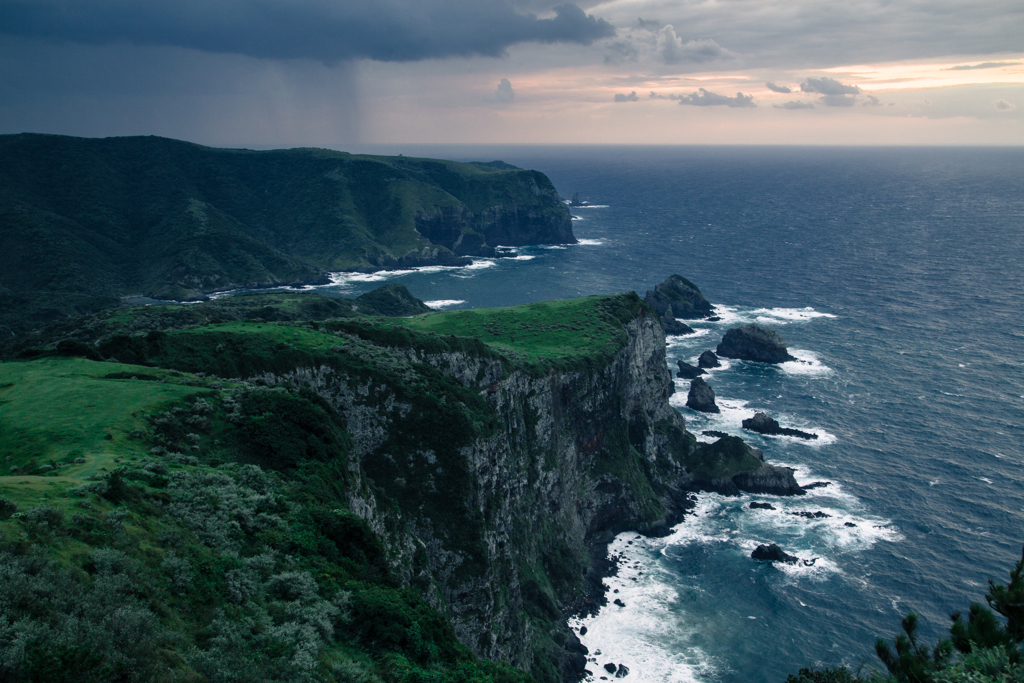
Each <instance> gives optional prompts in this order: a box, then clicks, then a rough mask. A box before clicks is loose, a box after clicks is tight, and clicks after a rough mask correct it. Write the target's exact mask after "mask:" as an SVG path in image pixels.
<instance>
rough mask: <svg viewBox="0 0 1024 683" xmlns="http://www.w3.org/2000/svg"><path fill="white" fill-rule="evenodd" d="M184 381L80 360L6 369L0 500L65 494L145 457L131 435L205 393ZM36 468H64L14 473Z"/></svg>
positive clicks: (0, 398)
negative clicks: (150, 417) (167, 409)
mask: <svg viewBox="0 0 1024 683" xmlns="http://www.w3.org/2000/svg"><path fill="white" fill-rule="evenodd" d="M109 375H120V377H117V378H110V377H108V376H109ZM131 376H145V377H148V378H156V380H157V381H154V380H153V379H145V380H143V379H134V380H133V379H131ZM180 378H181V374H180V373H172V372H169V371H166V370H161V369H159V368H148V367H147V368H143V367H139V366H134V365H122V364H120V363H99V362H95V361H89V360H84V359H81V358H47V359H42V360H36V361H31V362H7V363H0V468H2V469H0V496H7V497H10V498H12V499H14V500H16V501H18V500H25V498H26V496H29V497H31V495H30V492H35V494H38V493H39V492H43V491H58V490H63V489H66V488H67V487H69V486H73V485H78V484H81V483H82V478H83V477H85V476H89V475H94V474H97V473H100V472H103V471H109V470H112V469H114V468H116V467H117V462H116V461H119V460H128V459H132V458H136V457H140V456H142V454H143V448H144V446H143V443H142V442H141V441H139V440H137V439H134V438H133V437H132V432H133V431H135V430H145V429H146V427H147V424H146V421H145V415H146V414H148V413H152V412H154V411H156V410H158V409H160V408H162V407H163V406H165V405H167V404H170V403H176V402H179V401H181V400H182V399H184V398H185V397H187V396H190V395H193V394H196V393H197V392H200V391H203V389H202V388H201V387H196V386H185V385H181V384H178V381H180ZM159 380H166V381H167V383H164V382H163V381H159ZM108 435H109V436H108ZM78 459H84V461H85V462H82V463H76V462H74V461H75V460H78ZM31 463H34V464H35V465H43V464H47V463H53V464H58V463H59V464H60V465H61V467H59V468H58V469H55V470H53V473H52V474H48V475H42V476H38V475H24V476H16V475H15V476H12V475H11V474H10V473H11V471H12V468H14V469H15V471H17V470H18V469H19V468H25V467H27V466H29V465H30V464H31Z"/></svg>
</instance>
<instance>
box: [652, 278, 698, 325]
mask: <svg viewBox="0 0 1024 683" xmlns="http://www.w3.org/2000/svg"><path fill="white" fill-rule="evenodd" d="M644 301H645V302H646V303H647V305H648V306H650V307H651V308H653V309H654V312H655V313H657V314H658V317H659V318H662V319H663V320H664V318H665V317H666V315H667V316H669V317H671V318H682V319H684V320H699V319H702V318H707V317H708V316H710V315H711V314H712V313H714V310H715V309H714V307H713V306H712V305H711V302H710V301H708V300H707V299H705V298H704V294H703V293H702V292H701V291H700V288H699V287H697V285H695V284H693V283H692V282H690V281H689V280H687V279H686V278H685V277H683V276H681V275H672V276H669V277H668V279H666V280H665V281H664V282H662V283H661V284H659V285H657V286H655V288H654V289H653V290H648V291H647V294H646V295H645V296H644Z"/></svg>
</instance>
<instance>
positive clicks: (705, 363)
mask: <svg viewBox="0 0 1024 683" xmlns="http://www.w3.org/2000/svg"><path fill="white" fill-rule="evenodd" d="M721 366H722V363H721V361H719V360H718V356H716V355H715V352H714V351H710V350H709V351H705V352H704V353H702V354H700V358H698V359H697V367H699V368H719V367H721Z"/></svg>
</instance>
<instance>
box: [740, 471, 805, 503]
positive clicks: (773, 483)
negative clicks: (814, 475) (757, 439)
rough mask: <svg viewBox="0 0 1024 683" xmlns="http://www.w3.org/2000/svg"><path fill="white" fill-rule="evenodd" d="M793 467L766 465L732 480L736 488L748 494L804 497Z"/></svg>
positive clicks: (742, 473)
mask: <svg viewBox="0 0 1024 683" xmlns="http://www.w3.org/2000/svg"><path fill="white" fill-rule="evenodd" d="M794 472H795V470H794V469H793V468H792V467H780V466H778V465H770V464H768V463H764V464H763V465H761V467H759V468H758V469H756V470H753V471H751V472H741V473H739V474H737V475H736V476H734V477H733V478H732V480H733V483H735V484H736V488H738V489H739V490H740V491H746V492H748V493H768V494H771V495H774V496H802V495H804V493H805V491H804V490H803V489H802V488H801V487H800V485H799V484H797V483H796V478H795V477H794V476H793V475H794Z"/></svg>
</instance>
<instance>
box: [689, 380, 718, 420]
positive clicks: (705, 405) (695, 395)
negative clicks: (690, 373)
mask: <svg viewBox="0 0 1024 683" xmlns="http://www.w3.org/2000/svg"><path fill="white" fill-rule="evenodd" d="M686 407H687V408H693V409H694V410H699V411H700V412H702V413H720V412H722V411H720V410H719V409H718V405H716V404H715V390H714V389H712V388H711V385H710V384H708V383H707V382H705V381H704V380H703V379H701V378H700V377H696V378H694V379H693V380H691V381H690V393H689V394H687V396H686Z"/></svg>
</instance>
